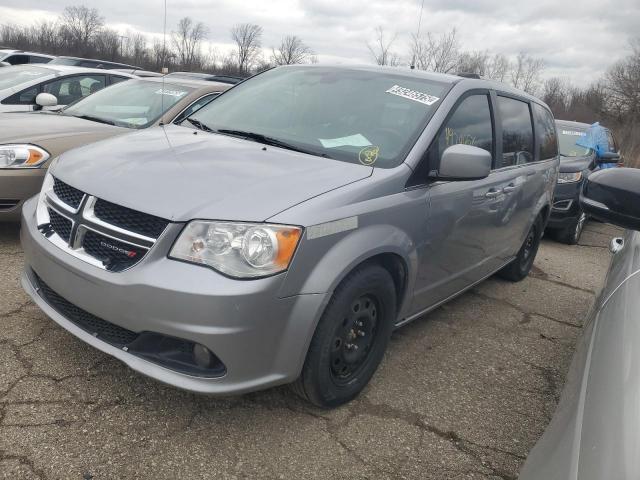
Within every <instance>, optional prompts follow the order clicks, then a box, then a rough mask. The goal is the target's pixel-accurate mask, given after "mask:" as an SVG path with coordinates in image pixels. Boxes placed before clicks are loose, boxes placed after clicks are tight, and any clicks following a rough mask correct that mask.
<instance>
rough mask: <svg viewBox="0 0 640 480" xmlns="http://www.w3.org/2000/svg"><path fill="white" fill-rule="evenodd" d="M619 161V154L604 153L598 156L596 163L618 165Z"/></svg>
mask: <svg viewBox="0 0 640 480" xmlns="http://www.w3.org/2000/svg"><path fill="white" fill-rule="evenodd" d="M619 161H620V154H619V153H616V152H604V153H601V154H600V155H598V162H600V163H618V162H619Z"/></svg>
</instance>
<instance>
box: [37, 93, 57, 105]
mask: <svg viewBox="0 0 640 480" xmlns="http://www.w3.org/2000/svg"><path fill="white" fill-rule="evenodd" d="M36 105H39V106H41V107H55V106H56V105H58V99H57V98H56V96H55V95H51V94H50V93H39V94H38V95H37V96H36Z"/></svg>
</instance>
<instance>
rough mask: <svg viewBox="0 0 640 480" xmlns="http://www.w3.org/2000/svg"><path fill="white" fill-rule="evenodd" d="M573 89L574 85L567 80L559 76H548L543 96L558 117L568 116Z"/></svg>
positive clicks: (543, 87)
mask: <svg viewBox="0 0 640 480" xmlns="http://www.w3.org/2000/svg"><path fill="white" fill-rule="evenodd" d="M571 90H572V87H571V85H570V84H569V82H567V81H566V80H563V79H561V78H559V77H552V78H548V79H547V80H545V82H544V84H543V86H542V96H541V98H542V100H543V101H544V102H545V103H546V104H547V105H549V108H550V109H551V111H552V112H553V114H554V115H555V116H556V117H558V118H566V115H567V109H568V108H569V104H570V102H571Z"/></svg>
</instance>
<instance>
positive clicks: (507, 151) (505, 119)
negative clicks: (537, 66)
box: [498, 96, 535, 167]
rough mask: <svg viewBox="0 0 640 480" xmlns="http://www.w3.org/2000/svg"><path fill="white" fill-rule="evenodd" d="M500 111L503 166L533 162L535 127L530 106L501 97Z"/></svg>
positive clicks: (499, 102)
mask: <svg viewBox="0 0 640 480" xmlns="http://www.w3.org/2000/svg"><path fill="white" fill-rule="evenodd" d="M498 111H499V112H500V119H501V122H502V166H503V167H509V166H512V165H524V164H525V163H527V162H533V160H534V158H535V156H534V153H533V126H532V125H531V112H530V111H529V104H528V103H525V102H522V101H520V100H514V99H513V98H507V97H500V96H499V97H498Z"/></svg>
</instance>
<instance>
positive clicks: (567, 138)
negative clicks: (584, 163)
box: [558, 128, 592, 157]
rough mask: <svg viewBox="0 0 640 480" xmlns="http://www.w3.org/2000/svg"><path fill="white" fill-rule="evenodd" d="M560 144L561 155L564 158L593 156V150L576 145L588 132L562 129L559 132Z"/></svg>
mask: <svg viewBox="0 0 640 480" xmlns="http://www.w3.org/2000/svg"><path fill="white" fill-rule="evenodd" d="M558 133H559V136H558V143H559V146H560V155H562V156H563V157H585V156H587V155H591V152H592V150H591V149H590V148H587V147H581V146H579V145H576V142H577V141H578V140H579V139H581V138H582V137H585V136H586V135H587V132H585V131H583V130H577V129H574V130H570V129H568V128H561V129H559V130H558Z"/></svg>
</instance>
